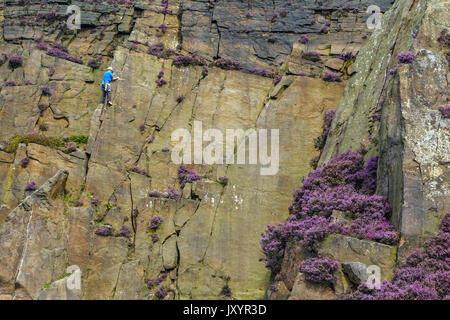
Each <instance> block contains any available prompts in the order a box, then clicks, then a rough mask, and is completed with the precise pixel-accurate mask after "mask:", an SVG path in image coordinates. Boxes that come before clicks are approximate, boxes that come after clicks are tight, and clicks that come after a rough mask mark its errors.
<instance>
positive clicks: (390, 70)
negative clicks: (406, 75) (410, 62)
mask: <svg viewBox="0 0 450 320" xmlns="http://www.w3.org/2000/svg"><path fill="white" fill-rule="evenodd" d="M397 71H398V68H397V67H395V68H392V69H389V74H395V73H397Z"/></svg>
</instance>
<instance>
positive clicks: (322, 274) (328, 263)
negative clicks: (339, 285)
mask: <svg viewBox="0 0 450 320" xmlns="http://www.w3.org/2000/svg"><path fill="white" fill-rule="evenodd" d="M338 267H339V262H337V261H335V260H332V259H330V258H308V259H305V260H303V261H302V263H301V264H300V267H299V271H300V272H301V273H303V274H304V275H305V279H306V280H308V281H312V282H317V283H335V282H336V278H335V277H334V271H336V270H337V268H338Z"/></svg>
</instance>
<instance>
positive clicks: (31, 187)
mask: <svg viewBox="0 0 450 320" xmlns="http://www.w3.org/2000/svg"><path fill="white" fill-rule="evenodd" d="M36 189H37V185H36V183H35V182H34V181H30V182H29V183H28V184H27V185H26V186H25V191H35V190H36Z"/></svg>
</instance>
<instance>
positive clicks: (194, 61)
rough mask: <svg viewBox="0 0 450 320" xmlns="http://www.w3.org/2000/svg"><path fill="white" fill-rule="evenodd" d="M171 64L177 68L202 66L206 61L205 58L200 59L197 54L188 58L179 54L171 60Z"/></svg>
mask: <svg viewBox="0 0 450 320" xmlns="http://www.w3.org/2000/svg"><path fill="white" fill-rule="evenodd" d="M172 63H173V64H174V66H177V67H181V66H184V67H187V66H203V65H205V64H206V60H205V58H203V57H200V56H198V55H197V54H191V55H189V56H185V55H182V54H179V55H177V56H176V57H175V58H174V59H173V62H172Z"/></svg>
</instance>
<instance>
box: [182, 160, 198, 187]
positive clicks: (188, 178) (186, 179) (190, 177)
mask: <svg viewBox="0 0 450 320" xmlns="http://www.w3.org/2000/svg"><path fill="white" fill-rule="evenodd" d="M199 179H200V176H199V175H198V174H197V173H195V171H193V170H189V169H188V168H186V167H185V166H183V165H181V166H180V167H179V168H178V180H179V181H180V186H181V189H183V188H184V186H185V185H186V183H190V182H194V181H197V180H199Z"/></svg>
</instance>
